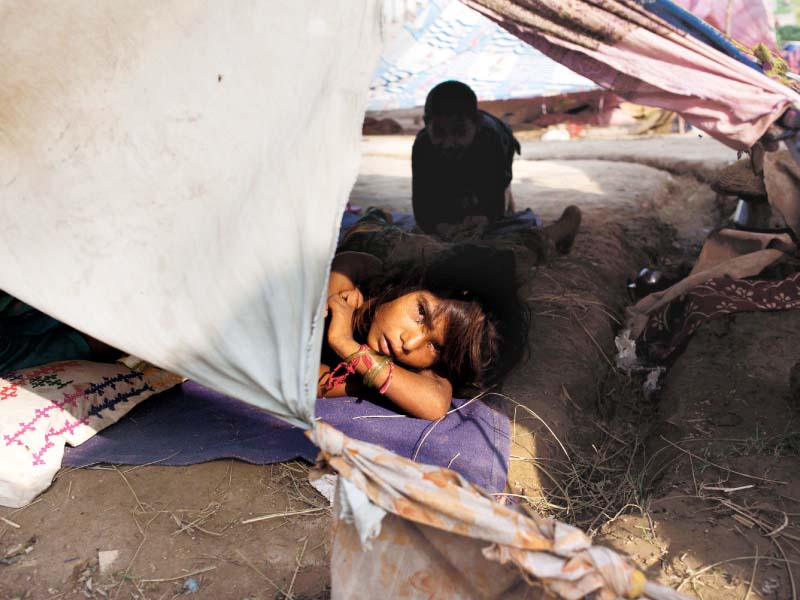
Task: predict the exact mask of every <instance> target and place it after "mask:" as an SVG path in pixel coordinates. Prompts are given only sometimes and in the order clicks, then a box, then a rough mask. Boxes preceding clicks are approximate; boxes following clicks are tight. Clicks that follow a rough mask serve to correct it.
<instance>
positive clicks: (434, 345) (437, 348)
mask: <svg viewBox="0 0 800 600" xmlns="http://www.w3.org/2000/svg"><path fill="white" fill-rule="evenodd" d="M428 343H429V344H430V346H431V348H432V349H433V351H434V352H436V354H441V352H442V347H441V346H440V345H439V344H437V343H436V342H428Z"/></svg>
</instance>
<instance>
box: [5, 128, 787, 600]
mask: <svg viewBox="0 0 800 600" xmlns="http://www.w3.org/2000/svg"><path fill="white" fill-rule="evenodd" d="M411 143H412V138H410V137H374V138H366V139H365V141H364V145H363V149H364V157H363V161H362V169H361V174H360V177H359V179H358V182H357V183H356V186H355V188H354V190H353V193H352V197H351V202H352V203H354V204H358V205H361V206H368V205H371V204H378V205H383V206H389V207H392V208H396V209H401V210H402V209H405V210H409V209H410V166H409V165H410V163H409V156H410V148H411ZM735 158H736V156H735V153H734V152H733V151H731V150H728V149H726V148H724V147H722V146H721V145H719V144H717V143H716V142H714V141H713V140H709V139H707V138H702V139H700V138H697V137H696V136H694V135H691V136H682V137H678V136H675V137H669V138H653V139H648V140H642V141H639V140H635V141H630V140H626V141H620V142H614V141H602V142H601V141H596V140H595V141H587V142H569V143H565V142H550V143H542V142H536V143H533V142H528V143H525V144H524V147H523V156H522V159H519V160H517V161H516V163H515V175H516V178H515V182H514V184H513V192H514V197H515V200H516V202H517V206H518V207H528V206H529V207H531V208H533V209H534V210H536V211H537V212H538V213H539V214H540V215H541V216H542V217H543V218H544V219H545V221H548V220H551V219H554V218H555V217H557V216H558V214H559V213H560V211H561V210H562V209H563V207H564V206H566V205H567V204H570V203H571V204H578V205H579V206H581V208H582V209H583V210H584V214H585V219H584V227H583V231H582V233H581V234H580V235H579V237H578V239H577V241H576V246H575V248H574V250H573V253H572V254H571V255H570V256H568V257H563V258H558V259H556V260H555V261H554V262H553V263H552V264H550V265H548V266H540V267H534V266H533V265H524V269H523V271H524V272H523V273H522V274H523V275H525V276H526V283H525V286H524V288H523V293H524V294H525V297H526V298H527V299H528V301H529V302H530V304H531V307H532V310H533V317H534V321H533V327H532V331H531V346H532V351H531V356H530V358H529V360H528V361H527V362H526V363H525V364H524V365H522V366H521V367H520V368H519V369H517V370H516V371H515V372H514V374H512V376H511V377H510V378H509V379H508V381H507V382H506V383H505V384H504V387H503V392H504V393H505V394H507V395H508V396H509V397H510V398H513V399H514V401H515V402H517V403H518V404H510V407H509V412H510V414H511V416H512V418H513V419H514V432H515V439H514V445H513V448H512V463H511V471H510V475H509V491H511V492H512V493H515V494H520V495H525V496H527V497H528V501H530V502H531V503H533V504H534V505H535V506H536V507H537V508H539V509H540V510H542V511H545V512H548V513H549V514H554V515H557V516H561V517H563V518H566V519H567V520H571V521H572V522H576V523H579V524H581V525H583V526H585V527H587V528H589V529H591V531H592V532H594V533H596V535H597V536H598V539H600V540H601V541H603V542H604V543H608V544H610V545H612V546H614V547H617V548H619V549H622V550H624V551H626V552H629V553H631V555H632V557H633V558H634V560H635V561H636V562H637V563H638V564H640V565H641V566H642V567H643V568H646V569H647V570H648V574H649V575H650V576H651V577H654V578H657V579H659V580H661V581H662V582H666V583H670V584H673V585H678V584H681V583H683V584H684V585H683V588H682V590H683V591H688V592H690V593H694V592H693V591H694V590H696V592H697V593H699V594H702V597H703V598H731V597H739V598H741V597H745V594H746V592H747V591H748V586H749V584H750V581H751V578H752V573H753V572H755V583H754V585H753V587H752V590H751V593H750V596H749V597H750V598H789V597H791V582H790V581H789V579H788V571H787V570H786V568H785V563H780V562H776V560H775V559H774V557H775V556H778V557H780V556H781V554H780V551H779V549H778V546H779V545H780V547H781V550H782V551H783V552H785V553H786V555H787V557H788V558H789V559H790V560H798V559H799V558H800V557H798V555H797V553H796V552H795V551H794V548H793V545H795V543H796V542H800V539H798V538H796V537H795V536H800V532H798V531H797V530H796V528H795V514H796V513H798V512H800V511H798V509H797V506H796V505H797V500H794V498H800V490H797V489H795V488H796V487H797V486H798V485H800V484H798V483H797V482H793V481H792V477H791V476H792V473H793V472H795V471H796V469H797V451H798V448H800V444H797V443H796V441H795V438H794V434H793V433H792V431H791V419H792V415H793V410H794V408H793V406H792V405H791V403H790V402H789V401H788V397H787V396H788V369H789V368H790V367H791V366H792V365H793V364H794V361H795V359H796V351H793V350H794V348H796V344H797V340H798V334H800V321H798V319H797V317H796V316H795V315H751V316H748V317H739V318H737V319H735V320H734V322H732V323H730V324H728V325H726V326H724V328H723V329H719V328H718V329H713V330H712V329H711V328H709V330H708V331H704V332H702V333H701V334H699V335H698V336H697V337H696V339H695V340H693V341H692V343H691V345H690V347H689V349H688V350H687V352H686V353H685V354H684V355H683V356H682V357H681V358H680V359H679V361H678V362H677V363H676V365H675V367H674V368H673V369H672V371H671V372H670V374H669V376H668V378H667V381H666V384H665V388H664V392H663V394H662V397H661V399H660V400H652V399H650V400H646V399H644V398H643V397H642V395H641V393H640V391H639V388H638V383H637V382H635V381H629V380H626V379H625V378H624V377H622V376H620V375H617V374H615V373H614V371H613V370H612V369H611V368H610V362H611V360H612V357H613V352H614V346H613V338H614V335H615V333H616V331H617V330H618V328H619V323H620V321H621V320H622V317H623V311H624V307H625V305H626V304H627V297H626V293H625V282H626V278H627V277H628V276H631V275H633V274H634V273H635V272H636V270H637V269H638V268H639V267H640V266H643V265H644V264H664V263H666V264H670V263H672V264H674V263H675V262H678V261H680V260H683V259H685V258H687V257H691V256H692V254H693V253H694V252H696V250H697V247H698V244H699V243H700V241H701V240H702V238H703V237H704V235H705V233H707V231H708V230H709V229H710V228H711V227H712V226H713V225H714V224H715V223H717V222H718V221H719V219H720V214H719V206H718V204H717V203H716V202H715V198H714V194H713V193H712V192H711V191H710V189H709V188H708V187H707V185H705V183H703V182H704V181H706V180H707V179H708V177H709V174H710V173H712V172H713V170H714V169H716V168H718V167H719V166H721V165H723V164H725V163H727V162H729V161H732V160H735ZM641 163H644V164H641ZM776 331H778V332H779V334H775V332H776ZM731 415H736V416H731ZM543 423H546V424H547V427H545V426H544V425H543ZM662 435H663V437H665V438H667V439H668V440H670V441H672V442H673V443H676V442H677V443H678V444H679V445H680V447H681V448H684V449H685V450H688V451H691V452H692V453H693V454H694V455H696V456H699V457H701V458H699V459H694V458H692V459H691V460H690V459H689V455H688V454H687V453H686V452H684V451H679V450H676V449H674V448H673V447H672V446H670V445H669V444H668V443H666V442H663V441H661V436H662ZM554 436H555V437H557V438H558V442H557V441H556V440H555V439H554ZM687 438H691V440H692V441H691V442H687V441H686V440H687ZM592 444H594V446H592ZM562 445H563V447H564V449H565V450H566V451H567V453H568V455H569V456H568V458H565V457H564V455H563V450H562V449H561V446H562ZM642 455H649V456H658V457H659V460H658V461H655V462H654V461H649V462H648V461H647V460H642ZM598 456H599V457H601V459H602V460H600V459H598ZM548 461H549V462H548ZM712 463H713V464H712ZM654 464H655V465H657V468H654V467H653V465H654ZM559 465H560V466H565V465H566V466H567V468H565V469H561V468H560V467H559ZM715 465H716V466H715ZM722 467H724V468H722ZM129 469H130V468H125V467H120V468H119V469H114V468H111V467H101V468H96V469H91V470H71V471H67V470H64V471H62V472H61V473H60V475H59V477H58V479H57V481H56V483H55V484H54V485H53V487H52V488H51V489H49V490H48V491H47V492H45V493H44V494H42V495H41V497H40V498H39V500H38V501H37V502H36V503H34V504H33V505H31V506H29V507H28V508H26V509H22V510H19V511H13V510H10V509H0V517H5V518H6V519H7V520H8V521H10V522H12V523H14V524H16V525H19V527H14V526H12V525H9V524H8V523H6V522H4V521H0V557H2V556H8V555H10V554H11V553H12V552H11V551H13V550H15V548H16V549H18V550H21V551H22V553H21V554H19V555H18V558H17V559H16V560H14V559H12V560H11V561H7V562H12V564H8V565H4V564H0V598H34V599H39V598H66V599H71V598H86V597H88V598H172V597H176V596H178V595H181V594H183V593H184V592H185V591H187V590H188V589H189V588H186V587H185V586H186V585H190V586H191V585H193V584H194V583H197V584H198V589H197V591H196V592H195V593H193V594H192V597H195V598H234V599H244V598H284V597H287V596H290V595H291V596H293V597H295V598H325V597H327V587H328V582H329V576H328V572H327V571H328V561H329V555H328V552H329V543H328V533H327V531H328V527H329V525H330V514H329V512H328V510H327V508H326V501H325V500H324V499H323V498H322V497H321V496H319V495H318V494H317V493H316V492H315V491H314V490H313V489H312V488H311V487H310V486H309V485H308V483H307V482H306V481H305V471H306V470H307V467H306V466H304V465H299V464H295V463H292V464H290V465H274V466H267V467H263V466H253V465H247V464H243V463H239V462H236V461H219V462H213V463H208V464H204V465H195V466H192V467H159V466H157V465H152V466H143V467H138V468H134V469H133V470H129ZM728 469H734V470H736V471H739V472H740V473H746V474H748V475H749V477H746V476H743V475H736V474H734V473H733V472H732V471H730V470H728ZM570 473H572V474H570ZM576 473H577V474H578V475H579V476H577V477H576V476H574V474H576ZM598 474H600V475H602V477H598ZM753 477H758V478H760V479H753ZM765 479H769V480H771V481H769V482H767V481H764V480H765ZM773 481H786V482H787V483H786V484H777V483H773ZM745 485H754V486H755V487H753V488H745V489H742V490H738V491H732V492H731V491H729V492H725V491H719V490H712V489H710V488H725V489H729V488H738V487H741V486H745ZM559 490H563V491H565V492H566V493H567V496H568V497H569V498H568V500H567V501H566V504H565V499H564V498H563V497H561V496H563V495H564V494H562V493H561V491H559ZM587 490H588V491H587ZM598 498H600V499H602V498H608V499H609V502H608V503H607V504H603V503H602V502H598ZM722 500H725V501H727V502H728V505H725V504H724V503H722ZM731 502H732V503H734V504H735V506H736V507H740V508H739V509H737V508H731V507H730V504H731ZM625 504H628V505H627V506H625ZM742 507H743V508H742ZM737 510H739V512H737ZM299 511H306V512H302V513H301V514H294V515H288V516H281V515H282V514H283V513H287V512H290V513H292V512H299ZM618 512H619V514H618ZM264 515H268V516H269V517H270V518H269V519H265V520H262V521H257V522H252V523H243V521H246V520H248V519H251V518H254V517H258V516H264ZM737 515H738V516H737ZM748 515H749V516H748ZM784 515H785V518H786V525H785V526H783V524H784ZM781 526H783V529H780V530H779V531H777V532H774V531H773V530H776V529H779V528H780V527H781ZM767 533H772V535H771V536H767V535H766V534H767ZM26 548H30V550H29V551H28V552H27V553H26V552H25V549H26ZM756 548H757V552H758V555H759V556H760V557H761V558H760V559H759V560H758V561H757V564H755V568H754V560H753V559H739V557H746V556H754V555H755V553H756ZM113 550H118V551H119V556H118V558H117V560H116V561H115V562H114V563H113V564H112V565H111V567H110V568H109V569H108V570H106V571H105V572H104V573H100V572H99V571H98V565H97V557H98V551H113ZM767 556H769V557H770V558H769V559H767V558H764V557H767ZM730 559H737V560H735V561H733V562H725V563H723V564H721V565H719V566H717V567H714V568H712V569H708V570H707V571H701V570H702V569H703V568H704V566H707V565H710V564H713V563H715V562H718V561H729V560H730ZM799 574H800V572H799ZM692 575H695V577H694V578H691V577H692ZM688 578H691V579H688ZM684 579H687V580H686V581H685V582H684ZM187 581H190V582H192V583H189V584H187ZM693 586H695V587H694V588H693Z"/></svg>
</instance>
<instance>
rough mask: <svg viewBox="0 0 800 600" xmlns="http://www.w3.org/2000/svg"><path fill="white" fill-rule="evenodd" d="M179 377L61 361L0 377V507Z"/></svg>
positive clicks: (39, 486)
mask: <svg viewBox="0 0 800 600" xmlns="http://www.w3.org/2000/svg"><path fill="white" fill-rule="evenodd" d="M180 382H181V378H180V377H178V376H176V375H172V374H171V373H168V372H166V371H163V370H161V369H158V368H156V367H153V366H150V365H142V366H141V367H140V368H138V370H133V369H129V368H128V367H126V366H124V365H121V364H116V363H115V364H105V363H93V362H88V361H78V360H75V361H64V362H56V363H50V364H47V365H42V366H40V367H34V368H31V369H21V370H19V371H12V372H10V373H6V374H4V375H2V376H0V505H2V506H13V507H18V506H24V505H25V504H27V503H28V502H30V501H31V500H33V498H34V497H35V496H36V495H37V494H39V493H40V492H42V491H44V490H45V489H46V488H47V487H48V486H49V485H50V482H51V481H52V479H53V477H54V476H55V474H56V472H57V471H58V469H59V468H61V458H62V456H63V454H64V444H70V445H71V446H77V445H78V444H81V443H83V442H85V441H86V440H88V439H89V438H91V437H92V436H93V435H95V434H96V433H97V432H98V431H101V430H102V429H105V428H106V427H108V426H109V425H111V424H112V423H115V422H116V421H117V420H119V419H120V418H121V417H123V416H124V415H125V414H126V413H127V412H128V411H129V410H130V409H132V408H133V407H134V406H136V405H137V404H138V403H139V402H141V401H142V400H144V399H145V398H149V397H150V396H152V395H153V394H156V393H158V392H161V391H163V390H166V389H169V388H170V387H172V386H174V385H177V384H178V383H180Z"/></svg>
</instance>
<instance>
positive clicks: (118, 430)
mask: <svg viewBox="0 0 800 600" xmlns="http://www.w3.org/2000/svg"><path fill="white" fill-rule="evenodd" d="M494 404H495V401H494V400H493V398H492V397H491V396H488V397H485V398H484V399H482V400H480V401H474V402H471V403H467V401H465V400H458V399H456V400H454V401H453V407H454V408H458V407H463V408H461V409H460V410H457V411H455V412H452V413H451V414H450V415H448V416H447V417H446V418H445V419H444V420H443V421H441V422H439V423H438V424H434V423H432V422H430V421H424V420H421V419H413V418H409V417H405V416H398V415H397V413H395V412H393V411H392V410H390V409H389V408H386V407H383V406H379V405H376V404H374V403H371V402H368V401H366V400H358V399H356V398H323V399H320V400H318V401H317V407H316V414H317V417H319V418H321V419H323V420H324V421H326V422H328V423H330V424H331V425H333V426H334V427H336V428H337V429H340V430H341V431H343V432H344V433H345V434H347V435H348V436H350V437H353V438H356V439H360V440H364V441H367V442H371V443H374V444H379V445H381V446H383V447H385V448H387V449H389V450H392V451H393V452H395V453H397V454H399V455H400V456H405V457H407V458H413V457H416V460H417V461H419V462H424V463H429V464H434V465H440V466H445V467H446V466H448V465H449V466H450V468H452V469H454V470H456V471H458V472H459V473H461V474H462V475H463V476H464V477H465V478H466V479H468V480H469V481H471V482H473V483H475V484H477V485H480V486H481V487H483V488H485V489H486V490H488V491H490V492H497V491H501V490H502V489H503V488H504V486H505V483H506V476H507V473H508V459H509V451H510V426H509V421H508V418H507V417H506V416H505V414H504V413H502V412H501V411H500V410H498V409H497V408H496V407H495V405H494ZM316 455H317V449H316V447H315V446H314V445H313V444H312V443H311V442H309V441H308V439H307V438H306V437H305V435H304V433H303V431H302V430H301V429H298V428H296V427H292V426H291V425H288V424H286V423H285V422H283V421H281V420H280V419H277V418H275V417H273V416H271V415H269V414H267V413H265V412H264V411H262V410H260V409H258V408H256V407H254V406H251V405H249V404H245V403H243V402H240V401H238V400H235V399H233V398H230V397H228V396H224V395H223V394H219V393H217V392H213V391H211V390H209V389H206V388H204V387H203V386H201V385H199V384H197V383H193V382H187V383H184V384H183V385H182V386H180V387H177V388H173V389H172V390H169V391H167V392H164V393H162V394H159V395H157V396H154V397H152V398H151V399H149V400H147V401H146V402H143V403H142V404H140V405H139V406H137V407H136V408H135V409H134V410H132V411H131V412H130V413H129V414H128V415H127V416H126V417H125V418H123V419H122V420H120V421H119V422H118V423H116V424H115V425H112V426H111V427H109V428H108V429H105V430H103V431H101V432H100V433H98V434H97V435H96V436H95V437H93V438H92V439H90V440H89V441H87V442H85V443H84V444H82V445H80V446H78V447H77V448H69V447H68V448H67V449H66V453H65V455H64V464H65V465H70V466H75V467H83V466H87V465H91V464H94V463H100V462H106V463H115V464H130V465H138V464H147V463H152V462H155V461H158V464H160V465H190V464H195V463H200V462H205V461H209V460H215V459H221V458H238V459H240V460H244V461H247V462H250V463H255V464H270V463H276V462H282V461H287V460H291V459H294V458H304V459H306V460H309V461H313V460H314V459H315V458H316Z"/></svg>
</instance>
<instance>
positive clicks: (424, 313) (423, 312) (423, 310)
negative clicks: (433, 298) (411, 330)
mask: <svg viewBox="0 0 800 600" xmlns="http://www.w3.org/2000/svg"><path fill="white" fill-rule="evenodd" d="M417 312H418V313H419V316H418V317H417V323H425V322H426V321H427V320H428V308H427V307H426V306H425V303H424V302H423V301H422V300H417Z"/></svg>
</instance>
